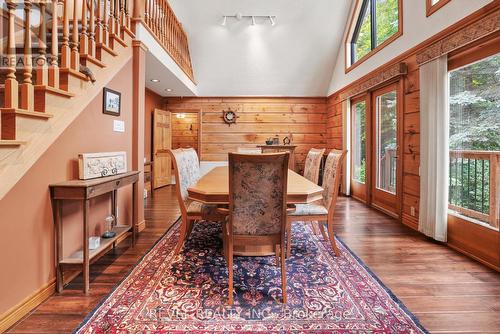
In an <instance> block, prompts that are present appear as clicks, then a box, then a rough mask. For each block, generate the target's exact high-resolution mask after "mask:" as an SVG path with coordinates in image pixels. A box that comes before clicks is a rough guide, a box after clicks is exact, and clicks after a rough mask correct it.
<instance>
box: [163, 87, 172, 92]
mask: <svg viewBox="0 0 500 334" xmlns="http://www.w3.org/2000/svg"><path fill="white" fill-rule="evenodd" d="M165 90H166V91H167V92H171V91H173V89H172V88H167V89H165Z"/></svg>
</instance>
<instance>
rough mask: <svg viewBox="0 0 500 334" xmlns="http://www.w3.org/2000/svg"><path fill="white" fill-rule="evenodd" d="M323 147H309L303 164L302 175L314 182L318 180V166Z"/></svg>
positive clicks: (316, 182)
mask: <svg viewBox="0 0 500 334" xmlns="http://www.w3.org/2000/svg"><path fill="white" fill-rule="evenodd" d="M324 153H325V149H324V148H321V149H318V148H311V149H310V150H309V152H308V153H307V157H306V161H305V165H304V177H305V178H306V179H308V180H309V181H311V182H314V183H315V184H318V181H319V168H320V167H321V160H322V159H323V154H324Z"/></svg>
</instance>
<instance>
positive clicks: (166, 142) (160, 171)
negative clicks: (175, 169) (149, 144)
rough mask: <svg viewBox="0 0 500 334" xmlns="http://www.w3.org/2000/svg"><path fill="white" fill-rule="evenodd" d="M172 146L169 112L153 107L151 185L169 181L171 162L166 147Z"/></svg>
mask: <svg viewBox="0 0 500 334" xmlns="http://www.w3.org/2000/svg"><path fill="white" fill-rule="evenodd" d="M171 147H172V129H171V120H170V112H168V111H165V110H161V109H155V110H154V111H153V160H154V180H153V187H154V188H155V189H156V188H158V187H163V186H166V185H168V184H170V183H171V179H172V164H171V161H170V156H169V155H168V153H167V149H169V148H171Z"/></svg>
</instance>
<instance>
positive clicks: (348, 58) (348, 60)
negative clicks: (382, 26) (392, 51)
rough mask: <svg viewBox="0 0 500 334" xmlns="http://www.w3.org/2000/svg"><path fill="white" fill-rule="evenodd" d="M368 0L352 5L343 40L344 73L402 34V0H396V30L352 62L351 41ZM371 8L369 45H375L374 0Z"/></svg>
mask: <svg viewBox="0 0 500 334" xmlns="http://www.w3.org/2000/svg"><path fill="white" fill-rule="evenodd" d="M368 1H369V0H356V5H355V7H354V11H353V13H352V16H351V19H350V20H349V30H348V34H347V36H346V40H345V73H348V72H350V71H352V70H353V69H354V68H356V67H357V66H359V65H360V64H362V63H363V62H365V61H366V60H367V59H368V58H370V57H371V56H373V55H374V54H376V53H377V52H379V51H380V50H382V49H383V48H385V47H386V46H387V45H389V44H390V43H392V42H393V41H394V40H396V39H397V38H398V37H400V36H402V35H403V0H397V1H398V31H397V32H396V33H394V34H393V35H392V36H390V37H389V38H387V39H386V40H385V41H383V42H382V43H380V44H379V45H377V46H376V47H375V48H372V49H371V51H370V52H368V53H367V54H365V55H364V56H363V57H361V58H359V59H358V60H356V61H354V62H353V60H354V59H353V55H354V52H353V51H354V48H355V44H354V43H353V41H354V36H356V35H357V33H358V32H359V29H361V25H362V24H363V18H364V16H363V17H362V15H363V13H364V10H366V7H367V6H368V5H367V4H368ZM429 1H430V0H429ZM370 4H371V8H370V13H371V17H370V19H371V22H370V24H371V27H372V29H371V32H372V34H371V36H370V38H371V45H372V46H373V45H376V44H377V24H376V23H377V22H376V20H377V18H376V14H374V12H376V0H375V1H371V2H370Z"/></svg>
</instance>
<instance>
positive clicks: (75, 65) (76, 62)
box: [71, 0, 80, 71]
mask: <svg viewBox="0 0 500 334" xmlns="http://www.w3.org/2000/svg"><path fill="white" fill-rule="evenodd" d="M72 29H73V31H72V34H71V37H72V41H71V68H72V69H74V70H77V71H78V70H79V69H80V52H79V50H78V44H79V40H78V0H75V1H74V3H73V27H72Z"/></svg>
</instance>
